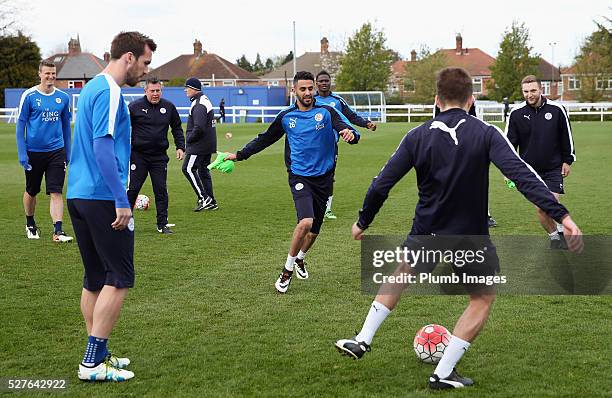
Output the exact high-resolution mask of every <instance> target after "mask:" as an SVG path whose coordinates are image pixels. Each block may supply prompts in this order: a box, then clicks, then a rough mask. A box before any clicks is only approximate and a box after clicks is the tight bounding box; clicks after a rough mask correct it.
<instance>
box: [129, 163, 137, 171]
mask: <svg viewBox="0 0 612 398" xmlns="http://www.w3.org/2000/svg"><path fill="white" fill-rule="evenodd" d="M130 170H132V171H134V170H136V165H135V164H134V163H132V165H131V166H130Z"/></svg>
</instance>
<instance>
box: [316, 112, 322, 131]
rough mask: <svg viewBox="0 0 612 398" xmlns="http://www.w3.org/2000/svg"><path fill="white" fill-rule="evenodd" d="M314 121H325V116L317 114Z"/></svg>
mask: <svg viewBox="0 0 612 398" xmlns="http://www.w3.org/2000/svg"><path fill="white" fill-rule="evenodd" d="M314 119H315V120H316V121H317V122H320V121H321V120H323V114H321V113H317V114H316V115H315V117H314ZM317 130H318V129H317Z"/></svg>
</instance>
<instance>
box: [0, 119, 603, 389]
mask: <svg viewBox="0 0 612 398" xmlns="http://www.w3.org/2000/svg"><path fill="white" fill-rule="evenodd" d="M413 126H414V124H413V125H409V124H400V123H392V124H386V125H381V126H379V129H378V130H377V131H376V132H375V133H370V132H364V133H363V136H362V141H361V143H360V144H359V145H356V146H351V147H349V146H348V145H345V144H340V145H341V147H340V160H339V167H338V170H337V176H336V185H335V195H334V212H335V213H336V214H337V215H338V219H337V220H335V221H326V222H325V224H324V226H323V229H322V233H321V235H320V237H319V239H318V240H317V243H316V245H315V246H314V248H313V250H312V251H311V252H310V253H309V255H308V258H307V259H308V261H309V264H310V268H309V270H310V274H311V277H310V279H309V280H307V281H300V280H297V279H296V280H294V281H293V283H292V285H291V288H290V290H289V292H288V294H286V295H284V296H281V295H278V294H276V293H275V292H274V287H273V283H274V281H275V279H276V277H277V276H278V273H279V271H280V269H281V267H282V265H283V264H284V261H285V259H286V255H287V250H288V244H289V240H290V238H291V233H292V230H293V227H294V224H295V211H294V209H293V202H292V200H291V194H290V191H289V187H288V185H287V175H286V172H285V168H284V164H283V156H282V151H283V143H282V141H280V142H279V143H277V144H275V145H274V146H273V147H271V148H268V149H267V150H266V151H264V152H262V153H260V154H258V155H256V156H254V157H253V158H251V159H249V160H248V161H246V162H243V163H239V164H238V165H237V167H236V170H235V171H234V173H233V174H231V175H221V174H219V173H217V172H215V173H214V177H213V178H214V187H215V196H216V197H217V200H218V202H219V205H220V210H218V211H216V212H212V213H207V212H201V213H194V212H192V211H191V207H193V205H194V204H195V196H194V194H193V192H192V190H191V187H190V186H189V184H188V182H187V181H186V180H185V178H184V177H183V175H182V173H181V171H180V162H179V161H177V160H175V159H173V153H172V152H173V151H172V150H171V151H170V157H171V161H170V163H169V167H168V189H169V195H170V207H169V221H170V222H171V223H176V224H177V225H176V227H175V228H173V229H174V231H175V234H174V235H171V236H162V235H160V234H158V233H157V232H156V230H155V208H154V205H152V208H151V209H150V210H149V211H144V212H137V213H136V250H135V253H136V254H135V264H136V272H137V277H136V287H135V288H134V289H132V290H131V291H130V293H129V295H128V298H127V301H126V303H125V305H124V308H123V312H122V314H121V318H120V321H119V323H118V324H117V326H116V328H115V331H114V332H113V335H112V336H111V339H110V343H109V346H110V348H111V349H112V350H113V351H114V352H116V353H118V354H120V355H126V356H129V357H130V358H131V359H132V365H131V367H130V368H131V369H132V370H133V371H134V372H135V373H136V378H135V379H133V380H131V381H129V382H127V383H123V384H105V383H102V384H89V383H82V382H79V381H78V380H77V377H76V371H77V365H78V363H79V361H80V360H81V358H82V354H83V349H84V347H85V344H86V338H87V336H86V333H85V328H84V325H83V321H82V318H81V314H80V310H79V296H80V291H81V286H82V285H81V282H82V279H81V278H82V264H81V259H80V256H79V253H78V248H77V245H76V243H73V244H66V245H58V244H54V243H52V242H51V235H52V226H51V221H50V218H49V215H48V198H47V197H46V196H45V195H40V196H39V203H38V208H37V213H36V220H37V223H38V225H39V227H41V229H42V231H41V240H39V241H28V240H27V239H26V238H25V233H24V225H25V220H24V216H23V208H22V204H21V196H22V193H23V189H24V181H25V180H24V176H23V171H22V169H21V167H20V166H19V164H18V162H17V155H16V148H15V137H14V125H5V124H2V125H0V165H1V167H0V179H1V181H2V188H3V189H2V190H1V192H0V195H1V196H0V199H1V202H2V203H3V204H4V205H3V211H2V212H0V217H1V221H2V225H3V228H2V229H1V230H0V237H1V241H2V250H1V254H0V275H1V277H0V317H1V319H2V322H1V326H0V377H22V378H23V377H30V378H68V379H69V380H70V384H69V387H68V395H69V396H83V397H90V396H111V395H117V396H158V397H169V396H198V397H200V396H210V397H225V396H227V397H233V396H269V397H277V396H287V397H314V396H317V397H318V396H326V397H375V396H379V397H392V396H393V397H395V396H398V397H399V396H402V397H405V396H429V395H432V393H431V392H430V391H429V390H428V389H427V383H426V380H427V376H428V375H429V374H430V373H431V372H432V370H433V367H431V366H429V365H425V364H421V363H419V362H418V361H417V359H416V357H415V355H414V353H413V352H412V338H413V336H414V334H415V333H416V331H417V330H418V329H419V328H420V327H421V326H422V325H424V324H427V323H432V322H435V323H439V324H442V325H445V326H447V327H448V328H449V329H452V326H453V325H454V323H455V321H456V319H457V318H458V316H459V315H460V313H461V312H462V311H463V309H464V307H465V305H466V303H467V299H466V298H465V297H461V296H447V297H431V296H426V297H412V296H406V297H404V298H403V300H402V302H401V303H400V304H399V306H398V308H397V310H396V311H394V313H393V314H392V315H391V316H390V317H389V318H388V319H387V321H386V322H385V324H384V325H383V326H382V327H381V329H380V330H379V332H378V334H377V336H376V339H375V340H374V343H373V351H372V352H371V353H369V354H368V355H366V356H365V357H364V358H363V359H362V360H360V361H351V360H348V359H347V358H346V357H341V356H340V355H338V353H337V352H336V351H335V349H334V348H333V347H332V342H333V341H334V340H336V339H338V338H345V337H350V336H352V335H353V332H354V331H355V330H358V329H360V327H361V324H362V322H363V319H364V316H365V315H366V312H367V310H368V307H369V304H370V302H371V300H372V297H371V296H366V295H364V294H362V293H361V292H360V281H359V278H360V269H359V243H358V242H355V241H352V240H351V239H350V233H349V231H350V225H351V224H352V222H353V221H354V220H355V219H356V215H357V210H358V209H359V207H360V206H361V203H362V201H363V197H364V194H365V191H366V189H367V187H368V186H369V184H370V181H371V178H372V177H374V176H375V175H376V174H377V173H378V171H379V170H380V168H381V167H382V165H383V164H384V162H385V161H386V159H387V158H388V157H389V155H390V154H391V153H392V152H393V151H394V149H395V147H396V146H397V144H398V143H399V141H400V139H401V137H402V136H403V134H404V133H405V132H406V131H407V130H408V129H409V128H411V127H413ZM264 127H265V126H264V125H260V124H251V125H236V126H232V125H228V124H226V125H221V126H219V127H218V136H219V137H220V138H219V149H220V150H231V151H234V150H236V149H239V148H240V147H241V146H242V145H244V144H245V143H246V142H248V140H250V139H251V138H252V137H254V136H255V135H256V134H257V133H259V132H261V131H263V128H264ZM573 128H574V139H575V144H576V148H577V156H578V162H576V163H575V166H574V167H573V168H572V173H571V176H570V177H569V178H568V179H567V180H566V191H567V195H565V197H563V203H564V204H566V206H567V207H568V208H569V210H570V211H571V213H572V216H573V218H574V219H575V220H576V222H577V223H578V224H579V226H580V227H581V228H582V230H583V231H584V233H585V234H610V233H611V232H612V217H610V214H612V202H611V201H610V198H611V193H612V177H611V175H612V174H611V173H610V164H612V124H611V123H597V122H582V123H574V125H573ZM228 131H231V132H232V133H233V138H232V139H231V140H226V139H224V138H223V137H224V135H225V133H226V132H228ZM142 193H144V194H146V195H148V196H149V197H151V198H153V192H152V189H151V185H150V182H147V183H146V184H145V186H144V187H143V191H142ZM416 194H417V189H416V184H415V174H414V172H412V173H410V174H409V175H407V176H406V178H404V180H403V181H401V182H400V184H398V186H396V187H395V189H394V190H393V191H392V193H391V196H390V197H389V199H388V200H387V202H386V204H385V206H384V207H383V209H382V210H381V212H380V213H379V215H378V217H377V219H376V220H375V223H374V224H373V225H372V227H371V229H370V230H369V233H375V234H396V235H403V234H406V233H407V231H408V230H409V227H410V222H411V219H412V216H413V211H414V205H415V202H416ZM490 206H491V211H492V213H493V216H494V217H495V218H496V219H497V221H498V223H499V227H498V228H496V229H494V230H493V231H492V233H493V234H504V235H519V234H520V235H534V239H546V236H545V235H544V233H543V231H542V230H541V228H540V226H539V224H538V222H537V219H536V215H535V210H534V209H533V206H532V205H531V204H530V203H528V202H527V201H526V200H525V199H523V198H522V196H520V195H519V194H518V193H517V192H516V191H510V190H508V189H507V188H506V187H505V185H504V183H503V180H502V176H501V174H500V173H499V172H498V171H497V169H496V168H495V167H492V168H491V189H490ZM64 222H65V230H66V231H67V232H68V233H70V234H72V233H73V229H72V227H71V225H70V218H69V216H68V214H67V211H66V212H65V217H64ZM501 266H502V268H503V266H504V265H503V264H502V265H501ZM611 319H612V299H611V298H610V297H609V296H604V297H597V296H577V297H569V296H538V297H533V296H530V297H527V296H500V297H499V298H498V299H497V301H496V303H495V305H494V308H493V311H492V314H491V318H490V320H489V323H488V324H487V325H486V327H485V329H484V331H483V332H482V334H481V335H480V337H479V338H478V339H477V340H476V341H475V343H474V344H473V345H472V347H471V348H470V350H469V352H468V353H467V354H466V355H465V357H464V358H463V360H462V362H461V364H460V369H461V371H462V373H464V374H465V375H467V376H470V377H473V378H474V379H475V381H476V383H477V384H476V386H475V387H473V388H469V389H465V390H464V391H456V392H454V393H453V394H456V395H462V396H464V395H469V396H478V397H504V396H566V397H576V396H583V397H584V396H610V394H612V383H611V381H610V380H611V379H610V374H612V369H611V366H610V357H611V355H612V350H611V346H610V341H611V339H610V334H611V332H612V321H611Z"/></svg>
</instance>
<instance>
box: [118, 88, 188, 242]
mask: <svg viewBox="0 0 612 398" xmlns="http://www.w3.org/2000/svg"><path fill="white" fill-rule="evenodd" d="M161 93H162V88H161V83H160V82H159V80H158V79H157V78H149V79H147V82H146V85H145V96H144V97H142V98H141V99H138V100H136V101H133V102H132V103H130V105H129V109H130V120H131V124H132V153H131V156H130V180H129V181H130V185H129V189H128V192H127V194H128V200H129V201H130V205H131V206H132V208H133V207H134V204H135V203H136V198H137V197H138V192H140V188H142V184H144V182H145V180H146V179H147V174H150V175H151V183H152V185H153V192H154V194H155V207H156V209H157V231H158V232H160V233H163V234H171V233H172V231H171V230H170V229H169V228H168V226H167V224H168V190H167V188H166V179H167V174H168V171H167V170H168V160H169V158H168V155H167V154H166V152H167V150H168V147H169V146H170V144H169V142H168V127H171V128H172V135H173V136H174V145H175V146H176V158H177V159H182V158H183V154H184V151H185V138H184V136H183V128H182V126H181V118H180V116H179V114H178V111H177V110H176V107H175V106H174V104H173V103H172V102H170V101H168V100H165V99H163V98H161Z"/></svg>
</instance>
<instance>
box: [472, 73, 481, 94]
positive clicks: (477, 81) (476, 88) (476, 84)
mask: <svg viewBox="0 0 612 398" xmlns="http://www.w3.org/2000/svg"><path fill="white" fill-rule="evenodd" d="M472 91H473V92H474V94H480V93H482V78H481V77H475V78H473V79H472Z"/></svg>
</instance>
